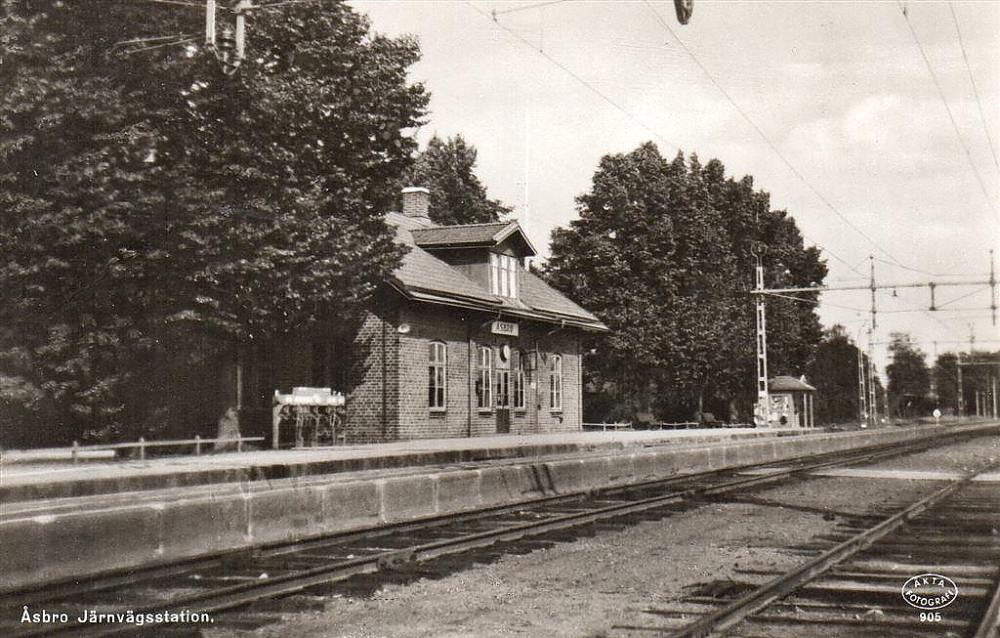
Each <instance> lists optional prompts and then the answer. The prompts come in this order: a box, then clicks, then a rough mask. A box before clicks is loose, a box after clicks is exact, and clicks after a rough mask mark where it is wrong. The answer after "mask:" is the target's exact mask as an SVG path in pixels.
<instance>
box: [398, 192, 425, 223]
mask: <svg viewBox="0 0 1000 638" xmlns="http://www.w3.org/2000/svg"><path fill="white" fill-rule="evenodd" d="M430 203H431V192H430V191H429V190H427V189H426V188H424V187H423V186H407V187H406V188H404V189H403V214H404V215H406V216H407V217H412V218H414V219H417V220H419V221H421V222H423V223H425V224H430V223H431V218H430V216H428V214H427V209H428V207H429V206H430Z"/></svg>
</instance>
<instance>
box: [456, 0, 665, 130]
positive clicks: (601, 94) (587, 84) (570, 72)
mask: <svg viewBox="0 0 1000 638" xmlns="http://www.w3.org/2000/svg"><path fill="white" fill-rule="evenodd" d="M465 4H466V5H467V6H469V7H470V8H471V9H472V10H473V11H475V12H476V13H478V14H479V15H481V16H482V17H484V18H486V19H487V20H490V21H491V22H493V23H494V24H496V25H497V26H499V27H500V28H501V29H503V30H504V31H505V32H507V33H509V34H510V35H512V36H514V37H515V38H516V39H517V40H518V41H519V42H521V43H522V44H524V45H525V46H527V47H529V48H530V49H531V50H533V51H534V52H535V53H537V54H538V55H540V56H542V57H543V58H545V59H546V60H548V61H549V62H550V63H551V64H553V65H555V66H556V67H557V68H559V69H560V70H561V71H562V72H563V73H566V74H567V75H569V76H570V77H571V78H573V79H574V80H576V81H577V82H579V83H580V84H582V85H583V86H584V87H586V88H587V89H588V90H589V91H591V92H592V93H594V94H595V95H597V96H598V97H600V98H601V99H602V100H604V101H605V102H607V103H608V104H610V105H611V106H612V107H614V108H615V110H617V111H619V112H620V113H622V114H623V115H624V116H625V117H627V118H628V119H630V120H631V121H632V122H634V123H635V124H637V125H638V126H641V127H642V128H643V129H644V130H645V131H647V132H648V133H650V134H651V135H653V136H654V137H656V139H658V140H660V141H661V142H664V143H665V144H668V145H669V146H671V147H673V148H676V149H679V148H680V145H679V144H677V143H676V142H673V141H671V140H668V139H667V138H665V137H664V136H663V135H662V134H661V133H660V132H659V131H657V130H656V129H654V128H653V127H651V126H650V125H649V124H647V123H645V122H643V121H642V120H640V119H639V118H637V117H636V116H635V115H632V113H630V112H629V111H628V109H626V108H625V107H624V106H622V105H621V104H619V103H618V102H617V101H615V100H613V99H612V98H610V97H608V96H607V95H605V94H604V92H602V91H601V90H600V89H598V88H597V87H596V86H594V85H593V84H592V83H591V82H588V81H587V80H585V79H584V78H583V77H582V76H580V75H579V74H578V73H576V72H575V71H573V70H572V69H570V68H569V67H567V66H566V65H565V64H563V63H562V62H560V61H559V60H557V59H555V58H554V57H552V56H551V55H549V54H548V53H546V52H545V51H543V50H541V49H538V48H536V47H535V45H534V44H532V43H531V42H530V41H529V40H528V39H526V38H525V37H524V36H522V35H521V34H520V33H518V32H517V31H515V30H514V29H511V28H510V27H508V26H507V25H505V24H503V23H502V22H500V21H499V20H496V19H494V18H493V16H492V15H490V14H489V13H487V12H485V11H482V10H481V9H479V7H477V6H476V5H475V4H474V3H472V2H466V3H465Z"/></svg>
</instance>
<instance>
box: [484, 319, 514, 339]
mask: <svg viewBox="0 0 1000 638" xmlns="http://www.w3.org/2000/svg"><path fill="white" fill-rule="evenodd" d="M490 332H492V333H493V334H495V335H504V336H506V337H516V336H517V324H516V323H513V322H510V321H494V322H493V324H492V326H490Z"/></svg>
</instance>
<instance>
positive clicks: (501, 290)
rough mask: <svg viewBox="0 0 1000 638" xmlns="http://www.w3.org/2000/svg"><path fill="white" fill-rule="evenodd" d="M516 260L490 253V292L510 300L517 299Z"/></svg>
mask: <svg viewBox="0 0 1000 638" xmlns="http://www.w3.org/2000/svg"><path fill="white" fill-rule="evenodd" d="M517 270H518V265H517V258H516V257H511V256H510V255H501V254H499V253H490V292H492V293H493V294H494V295H500V296H501V297H508V298H510V299H516V298H517Z"/></svg>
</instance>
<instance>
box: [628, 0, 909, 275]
mask: <svg viewBox="0 0 1000 638" xmlns="http://www.w3.org/2000/svg"><path fill="white" fill-rule="evenodd" d="M643 1H644V4H645V5H646V8H647V9H649V11H650V13H652V14H653V16H654V17H655V18H656V21H657V22H658V23H659V24H660V26H662V27H663V28H664V29H666V31H667V32H668V33H669V34H670V35H671V36H672V37H673V38H674V39H675V40H677V42H678V43H679V44H680V45H681V48H682V49H684V51H685V52H686V53H687V54H688V56H689V57H690V58H691V59H692V60H693V61H694V63H695V64H697V65H698V68H700V69H701V70H702V71H703V72H704V73H705V75H706V76H708V79H709V80H711V81H712V84H713V85H715V88H717V89H718V90H719V92H720V93H722V95H723V96H724V97H725V98H726V99H727V100H729V103H730V104H732V105H733V108H735V109H736V111H737V112H739V114H740V115H742V116H743V119H745V120H746V121H747V122H748V123H749V124H750V126H751V127H753V129H754V130H755V131H757V134H758V135H760V137H761V138H762V139H763V140H764V142H766V143H767V145H768V146H769V147H770V148H771V150H772V151H774V153H775V155H777V156H778V158H780V159H781V161H782V162H783V163H784V164H785V166H787V167H788V170H790V171H791V172H792V174H793V175H795V176H796V177H797V178H798V179H799V181H801V182H802V183H803V184H805V185H806V187H807V188H808V189H809V190H810V191H812V193H813V194H814V195H816V197H818V198H819V199H820V201H822V202H823V204H825V205H826V207H827V208H829V209H830V210H832V211H833V212H834V213H836V214H837V216H838V217H840V219H842V220H843V221H844V222H845V223H846V224H847V225H848V226H850V227H851V228H852V229H853V230H854V231H855V232H856V233H858V234H859V235H861V236H862V237H864V238H865V239H866V240H868V242H869V243H870V244H871V245H872V246H874V247H875V248H877V249H879V250H880V251H882V252H883V253H885V254H886V255H887V256H888V257H889V258H890V259H892V260H893V261H894V262H896V263H897V264H900V265H902V262H900V261H899V260H898V259H896V258H895V257H894V256H893V255H892V253H890V252H889V251H888V250H886V249H885V248H882V246H880V245H879V244H878V243H877V242H876V241H875V240H874V239H872V238H871V237H869V236H868V234H867V233H865V232H864V231H863V230H861V229H860V228H859V227H858V226H857V225H856V224H855V223H854V222H852V221H851V220H850V219H848V218H847V217H846V216H845V215H844V214H843V213H842V212H840V209H838V208H837V207H836V206H834V205H833V203H832V202H830V200H828V199H827V198H826V197H825V196H824V195H823V194H822V193H820V192H819V190H818V189H816V187H815V186H813V185H812V183H810V182H809V181H808V180H807V179H806V178H805V176H804V175H802V173H801V172H799V170H798V169H797V168H795V166H793V165H792V163H791V162H790V161H788V159H787V158H786V157H785V155H784V154H783V153H782V152H781V151H780V150H778V147H777V146H776V145H775V144H774V142H772V141H771V139H770V138H769V137H768V136H767V135H766V134H765V133H764V131H763V130H762V129H761V128H760V126H758V125H757V123H756V122H755V121H754V120H753V119H752V118H751V117H750V116H749V115H748V114H747V112H746V111H744V110H743V108H742V107H740V105H739V104H737V103H736V101H735V100H734V99H733V98H732V96H730V95H729V93H728V92H727V91H726V90H725V89H724V88H722V85H721V84H719V83H718V81H716V79H715V77H714V76H713V75H712V74H711V73H710V72H709V70H708V69H707V68H706V67H705V65H704V64H702V63H701V60H699V59H698V58H697V57H696V56H695V55H694V53H693V52H692V51H691V49H689V48H688V46H687V45H686V44H685V43H684V41H683V40H681V39H680V37H679V36H678V35H677V34H676V33H675V32H674V30H673V29H672V28H670V25H669V24H668V23H667V21H666V20H664V19H663V17H662V16H660V14H659V12H657V11H656V9H655V8H654V7H653V5H652V4H650V2H649V0H643Z"/></svg>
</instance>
